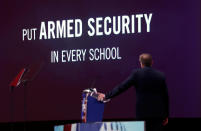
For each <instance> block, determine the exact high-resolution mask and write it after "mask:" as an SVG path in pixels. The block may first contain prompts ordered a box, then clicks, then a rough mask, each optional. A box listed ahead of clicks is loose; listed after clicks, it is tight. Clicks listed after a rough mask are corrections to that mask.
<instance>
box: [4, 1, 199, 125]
mask: <svg viewBox="0 0 201 131" xmlns="http://www.w3.org/2000/svg"><path fill="white" fill-rule="evenodd" d="M0 5H1V8H0V12H1V23H0V29H1V31H0V40H1V47H0V82H1V86H0V106H1V108H0V116H1V117H0V122H8V121H10V119H11V110H10V104H11V103H10V102H11V101H10V100H11V96H12V95H13V97H14V105H13V106H14V121H24V88H22V87H20V88H16V89H15V90H14V92H13V93H12V94H11V92H10V90H9V83H10V82H11V81H12V79H13V78H14V77H15V76H16V75H17V73H18V72H19V71H20V69H21V68H23V67H27V66H28V67H30V66H32V65H38V64H40V63H41V62H43V63H44V66H43V68H42V70H41V72H40V73H39V75H38V77H37V78H36V79H35V80H34V81H33V82H31V83H30V84H29V85H28V87H27V91H26V94H27V120H28V121H44V120H80V115H81V99H82V98H81V94H82V90H83V89H86V88H89V87H91V85H92V82H93V81H96V82H95V85H94V87H95V88H97V90H98V91H100V92H107V91H109V90H111V89H112V88H114V87H115V86H116V85H118V84H119V83H120V82H121V81H123V80H124V79H125V78H126V77H127V76H128V75H129V74H130V72H131V71H132V70H133V69H135V68H139V63H138V56H139V55H140V54H141V53H144V52H148V53H151V54H152V55H153V59H154V65H153V67H154V68H157V69H159V70H160V71H162V72H164V73H165V75H166V78H167V85H168V90H169V97H170V117H182V118H183V117H193V118H194V117H200V116H201V101H200V100H201V95H200V94H201V90H200V67H201V65H200V22H201V21H200V1H199V0H186V1H183V0H178V1H174V0H163V1H162V0H123V1H116V0H114V1H113V0H112V1H103V0H102V1H94V0H68V1H59V0H57V1H31V2H30V1H4V2H2V3H1V4H0ZM141 13H153V16H152V22H151V32H150V33H146V32H145V27H146V25H143V26H142V33H140V34H137V33H136V34H130V35H116V36H114V35H111V36H100V37H98V36H94V37H88V36H87V33H86V31H87V26H86V24H87V19H88V18H90V17H94V18H95V17H98V16H102V17H105V16H111V17H112V16H118V15H131V14H141ZM76 18H79V19H82V21H83V24H85V26H84V29H83V36H82V37H80V38H69V39H65V38H64V39H55V40H53V39H51V40H41V41H39V40H35V41H25V42H23V41H22V32H21V31H22V29H23V28H32V27H37V28H38V29H39V27H40V22H41V21H48V20H53V21H56V20H65V19H76ZM113 46H115V47H117V46H118V47H120V55H121V56H122V60H110V61H93V62H90V61H85V62H76V63H58V64H51V63H50V51H51V50H57V49H58V50H62V49H75V48H76V49H80V48H81V49H85V48H86V49H89V48H96V47H98V48H105V47H113ZM133 94H134V95H133ZM133 103H135V90H134V89H133V88H131V89H129V90H128V91H126V92H125V93H124V94H122V95H120V96H118V97H116V98H115V99H113V100H112V101H111V102H110V103H108V104H106V107H105V113H104V119H118V120H119V119H129V118H131V119H133V118H135V105H134V104H133Z"/></svg>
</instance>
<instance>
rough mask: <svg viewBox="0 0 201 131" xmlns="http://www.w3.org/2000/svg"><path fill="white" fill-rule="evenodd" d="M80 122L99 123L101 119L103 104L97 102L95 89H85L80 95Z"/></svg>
mask: <svg viewBox="0 0 201 131" xmlns="http://www.w3.org/2000/svg"><path fill="white" fill-rule="evenodd" d="M82 98H83V99H82V113H81V119H82V122H100V121H102V118H103V112H104V102H100V101H98V100H97V98H98V94H97V91H96V89H95V88H93V89H86V90H84V91H83V93H82Z"/></svg>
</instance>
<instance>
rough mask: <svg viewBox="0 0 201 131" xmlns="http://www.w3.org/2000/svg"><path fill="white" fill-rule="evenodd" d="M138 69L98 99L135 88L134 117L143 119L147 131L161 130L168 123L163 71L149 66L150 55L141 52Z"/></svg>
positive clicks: (167, 104)
mask: <svg viewBox="0 0 201 131" xmlns="http://www.w3.org/2000/svg"><path fill="white" fill-rule="evenodd" d="M139 61H140V65H141V68H140V69H136V70H134V71H133V72H132V73H131V75H130V76H129V77H128V78H127V79H126V80H125V81H124V82H122V83H121V84H120V85H119V86H117V87H116V88H114V89H113V90H112V91H110V92H108V93H106V94H103V93H99V96H98V100H99V101H102V100H103V99H111V98H113V97H115V96H117V95H119V94H121V93H122V92H124V91H126V90H127V89H128V88H130V87H132V86H134V87H135V89H136V118H137V120H145V121H146V128H147V131H149V130H153V131H157V130H161V129H162V128H163V126H164V125H166V124H167V123H168V116H169V102H168V91H167V87H166V82H165V76H164V74H163V73H161V72H159V71H158V70H156V69H153V68H152V67H151V66H152V64H153V61H152V56H151V55H150V54H147V53H143V54H141V55H140V57H139Z"/></svg>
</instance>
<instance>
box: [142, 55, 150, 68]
mask: <svg viewBox="0 0 201 131" xmlns="http://www.w3.org/2000/svg"><path fill="white" fill-rule="evenodd" d="M139 61H140V63H141V66H148V67H150V66H151V65H152V56H151V55H150V54H148V53H143V54H141V55H140V57H139Z"/></svg>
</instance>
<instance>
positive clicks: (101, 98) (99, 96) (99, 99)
mask: <svg viewBox="0 0 201 131" xmlns="http://www.w3.org/2000/svg"><path fill="white" fill-rule="evenodd" d="M104 99H105V94H103V93H99V92H98V101H103V100H104Z"/></svg>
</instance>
